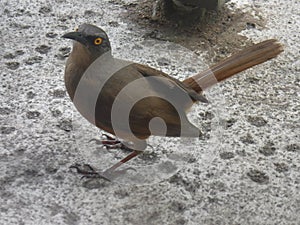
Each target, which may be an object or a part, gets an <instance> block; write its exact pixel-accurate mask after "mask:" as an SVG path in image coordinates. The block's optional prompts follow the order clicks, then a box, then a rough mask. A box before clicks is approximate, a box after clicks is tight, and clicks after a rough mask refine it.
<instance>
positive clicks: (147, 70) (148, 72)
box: [132, 63, 208, 103]
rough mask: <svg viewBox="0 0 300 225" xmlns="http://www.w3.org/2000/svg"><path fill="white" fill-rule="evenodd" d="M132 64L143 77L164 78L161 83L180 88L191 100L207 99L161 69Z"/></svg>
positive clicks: (203, 100)
mask: <svg viewBox="0 0 300 225" xmlns="http://www.w3.org/2000/svg"><path fill="white" fill-rule="evenodd" d="M132 66H133V67H135V68H136V69H137V70H138V71H139V72H140V73H141V74H142V75H143V76H144V77H149V76H154V77H161V78H164V79H161V81H162V82H163V83H165V84H166V85H167V86H169V87H170V88H173V87H174V86H177V87H179V88H181V89H182V90H184V92H186V93H187V94H188V95H189V96H190V97H191V98H192V100H193V101H200V102H205V103H208V100H207V99H206V98H205V97H204V96H203V95H202V94H199V93H197V92H195V91H194V90H193V89H192V88H190V87H188V86H187V85H185V84H184V83H182V82H181V81H179V80H177V79H175V78H173V77H171V76H169V75H168V74H166V73H164V72H162V71H159V70H156V69H154V68H151V67H149V66H146V65H142V64H138V63H134V64H132Z"/></svg>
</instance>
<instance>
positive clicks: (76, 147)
mask: <svg viewBox="0 0 300 225" xmlns="http://www.w3.org/2000/svg"><path fill="white" fill-rule="evenodd" d="M132 2H134V1H133V0H132V1H130V0H126V1H125V0H124V1H121V0H120V1H109V0H105V1H92V0H91V1H88V3H83V1H77V2H72V1H68V0H67V1H61V0H56V1H51V2H50V1H42V0H40V1H35V2H34V3H33V2H32V1H16V0H10V1H2V2H1V9H0V11H1V21H0V24H1V30H0V32H1V41H0V42H1V43H0V47H1V51H0V59H1V64H0V67H1V87H0V90H1V96H0V98H1V101H0V121H1V125H0V132H1V133H0V138H1V144H0V196H1V197H0V224H5V225H6V224H26V225H27V224H72V225H73V224H101V225H103V224H178V225H179V224H180V225H181V224H212V225H213V224H289V225H290V224H295V225H296V224H299V223H300V194H299V192H300V138H299V134H300V124H299V118H300V115H299V114H300V113H299V112H300V104H299V103H300V101H299V93H300V76H299V74H300V60H299V53H300V52H299V50H300V44H299V40H300V35H299V30H300V22H299V21H300V14H299V8H300V2H299V1H297V0H273V1H271V0H267V1H263V0H259V1H246V0H244V1H237V0H235V1H230V2H229V3H227V4H231V5H232V4H233V6H231V7H234V8H235V9H237V10H238V11H242V12H245V13H251V14H252V15H253V16H254V17H257V18H262V19H264V20H266V21H267V23H266V26H265V27H255V26H254V27H252V28H251V29H246V27H247V26H246V25H245V30H244V31H242V32H241V33H240V35H244V36H246V37H247V38H249V39H250V40H251V41H253V42H258V41H262V40H265V39H268V38H277V39H278V40H280V42H282V43H283V44H284V46H285V52H284V53H283V54H281V55H280V56H279V57H278V58H276V59H275V60H272V61H270V62H268V63H265V64H263V65H260V66H257V67H255V68H254V69H250V70H248V71H247V72H244V73H242V74H240V75H239V76H236V77H235V78H233V79H231V80H229V81H226V82H224V83H222V84H221V85H218V86H217V87H216V88H214V89H211V90H209V91H208V92H207V96H208V98H209V100H210V102H211V104H210V105H209V106H202V105H198V106H196V107H195V108H194V113H192V114H191V120H192V121H193V122H194V123H195V124H197V126H199V127H201V129H202V130H203V131H205V132H206V133H207V134H208V135H207V136H206V137H205V138H204V139H203V140H199V141H192V142H189V141H185V140H184V141H181V140H172V139H167V140H166V139H155V138H154V139H153V140H150V144H152V145H153V146H154V147H153V148H149V150H148V151H147V152H146V153H145V155H144V156H141V157H140V158H139V159H137V160H135V161H134V162H132V165H134V166H140V167H141V168H140V169H141V170H140V171H142V173H144V174H143V175H147V170H143V168H149V170H148V171H149V174H150V178H151V177H152V176H153V180H151V179H150V180H147V181H146V182H145V181H141V180H138V179H137V180H134V179H132V180H130V181H128V182H124V181H122V182H114V183H109V182H107V181H104V180H85V179H83V180H81V179H80V176H78V175H77V174H76V173H74V172H72V171H70V170H69V166H70V165H72V164H73V163H76V162H85V163H91V164H92V165H93V166H95V167H96V168H99V169H104V168H106V167H107V166H108V165H111V163H112V162H114V161H115V160H117V159H119V158H120V157H122V155H120V154H126V153H118V152H108V151H106V150H105V149H104V148H102V147H101V145H99V144H97V141H94V142H88V140H90V139H92V138H98V139H99V135H98V133H97V131H96V130H93V129H92V128H90V126H89V125H88V124H87V123H86V122H85V121H84V119H82V118H81V117H80V116H79V115H78V113H77V112H76V110H75V108H74V106H73V105H72V103H71V102H70V100H69V98H68V96H67V95H66V93H65V88H64V83H63V70H64V64H65V60H66V56H67V55H68V53H69V51H70V47H71V42H70V41H68V40H63V39H62V38H60V37H61V35H62V34H64V33H65V32H67V31H71V30H72V29H74V28H75V27H76V26H77V25H78V24H80V23H83V22H89V23H94V24H97V25H99V26H101V27H102V28H103V29H105V30H107V32H108V34H109V36H110V39H111V42H112V45H113V51H114V54H115V55H116V56H118V57H120V58H125V59H131V60H134V61H138V62H142V63H147V64H149V65H152V66H155V67H157V68H160V69H162V70H164V71H166V72H169V73H171V74H173V75H174V76H177V77H178V78H183V77H184V76H187V75H190V74H192V73H193V72H195V71H197V70H198V69H199V68H198V67H202V66H203V63H204V64H206V63H208V64H209V62H205V60H204V58H201V55H200V56H197V57H198V60H199V61H201V60H202V63H195V62H194V61H193V60H191V59H193V57H194V56H193V54H192V51H191V50H188V49H185V48H183V47H182V48H181V47H180V46H178V45H175V44H172V43H165V42H164V41H158V40H152V39H151V37H149V36H147V35H145V34H146V33H149V31H148V30H145V28H140V27H139V26H135V24H134V22H133V21H129V20H126V19H125V18H124V17H122V15H123V13H124V12H126V9H127V8H128V7H130V5H131V4H132ZM235 3H236V4H235ZM245 23H246V22H245ZM129 24H130V26H129ZM187 39H188V37H187ZM162 52H163V53H162ZM170 53H171V55H170ZM172 54H174V55H175V56H174V55H172ZM176 54H178V55H176ZM203 54H205V52H203ZM141 55H143V57H141ZM180 55H181V57H182V56H183V55H184V57H182V58H180ZM172 57H173V58H172ZM178 57H179V58H180V59H181V60H178ZM197 57H196V58H197ZM154 148H156V149H157V150H156V151H153V149H154ZM184 157H186V158H184ZM168 160H170V162H169V161H168ZM172 160H173V161H172ZM162 161H163V162H166V163H163V164H161V162H162ZM168 162H169V163H168ZM161 165H163V166H161ZM151 166H152V167H151ZM157 170H158V172H156V173H154V174H151V172H153V171H154V172H155V171H157ZM149 174H148V175H149Z"/></svg>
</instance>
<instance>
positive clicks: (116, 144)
mask: <svg viewBox="0 0 300 225" xmlns="http://www.w3.org/2000/svg"><path fill="white" fill-rule="evenodd" d="M103 136H104V137H105V139H104V140H98V139H96V138H93V139H91V140H90V141H89V142H91V141H95V142H96V144H102V145H104V146H105V147H106V149H108V150H111V149H121V150H125V151H132V149H131V148H130V147H129V146H128V145H127V144H124V143H123V142H121V141H120V140H118V139H116V138H114V137H112V136H110V135H108V134H103Z"/></svg>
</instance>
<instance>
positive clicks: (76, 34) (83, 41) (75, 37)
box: [62, 31, 87, 45]
mask: <svg viewBox="0 0 300 225" xmlns="http://www.w3.org/2000/svg"><path fill="white" fill-rule="evenodd" d="M62 38H67V39H72V40H75V41H78V42H80V43H81V44H83V45H87V40H86V38H85V37H84V35H83V34H82V33H81V32H77V31H74V32H69V33H66V34H64V35H63V36H62Z"/></svg>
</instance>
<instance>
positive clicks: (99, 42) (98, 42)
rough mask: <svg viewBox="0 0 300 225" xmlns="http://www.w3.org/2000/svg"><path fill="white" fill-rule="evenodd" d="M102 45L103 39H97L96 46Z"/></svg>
mask: <svg viewBox="0 0 300 225" xmlns="http://www.w3.org/2000/svg"><path fill="white" fill-rule="evenodd" d="M101 43H102V38H99V37H98V38H96V39H95V40H94V45H100V44H101Z"/></svg>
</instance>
